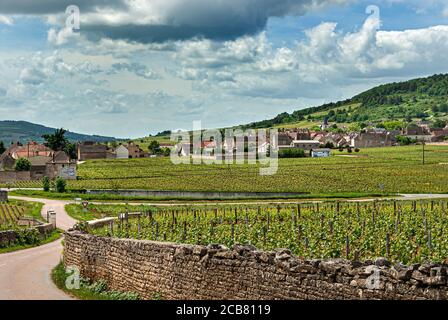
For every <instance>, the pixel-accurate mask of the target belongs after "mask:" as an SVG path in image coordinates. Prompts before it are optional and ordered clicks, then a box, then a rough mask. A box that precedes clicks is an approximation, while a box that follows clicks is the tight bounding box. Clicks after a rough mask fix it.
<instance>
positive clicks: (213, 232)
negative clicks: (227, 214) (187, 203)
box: [210, 221, 215, 240]
mask: <svg viewBox="0 0 448 320" xmlns="http://www.w3.org/2000/svg"><path fill="white" fill-rule="evenodd" d="M214 235H215V223H214V222H213V221H210V240H212V239H213V237H214Z"/></svg>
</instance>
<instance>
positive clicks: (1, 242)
mask: <svg viewBox="0 0 448 320" xmlns="http://www.w3.org/2000/svg"><path fill="white" fill-rule="evenodd" d="M30 229H36V230H37V231H38V232H39V234H40V236H41V238H42V239H44V238H46V237H47V236H48V235H50V234H51V232H52V231H53V230H54V229H55V226H54V225H53V224H52V223H41V224H39V225H37V226H34V227H31V228H30ZM18 237H19V235H18V233H17V231H15V230H5V231H0V247H4V246H9V245H11V244H13V243H14V242H16V241H17V239H18Z"/></svg>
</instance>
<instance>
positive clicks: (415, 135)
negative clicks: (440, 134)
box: [401, 125, 433, 142]
mask: <svg viewBox="0 0 448 320" xmlns="http://www.w3.org/2000/svg"><path fill="white" fill-rule="evenodd" d="M401 135H402V136H404V137H408V138H410V139H413V140H417V141H424V142H431V141H432V139H433V136H432V135H431V132H430V131H429V129H428V128H427V127H426V126H418V125H409V126H408V127H406V128H404V129H403V130H402V131H401Z"/></svg>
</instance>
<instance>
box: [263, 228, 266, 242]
mask: <svg viewBox="0 0 448 320" xmlns="http://www.w3.org/2000/svg"><path fill="white" fill-rule="evenodd" d="M266 233H267V228H266V226H263V245H264V246H265V245H266Z"/></svg>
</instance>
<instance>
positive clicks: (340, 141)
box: [0, 121, 448, 183]
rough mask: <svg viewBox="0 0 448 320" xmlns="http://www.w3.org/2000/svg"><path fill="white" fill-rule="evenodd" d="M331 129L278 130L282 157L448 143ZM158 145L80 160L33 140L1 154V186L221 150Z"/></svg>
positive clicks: (418, 129)
mask: <svg viewBox="0 0 448 320" xmlns="http://www.w3.org/2000/svg"><path fill="white" fill-rule="evenodd" d="M329 129H330V124H329V123H328V122H327V121H324V122H323V123H322V125H321V126H320V130H319V131H311V130H309V129H298V128H295V129H283V130H280V132H279V134H278V141H277V144H278V145H277V147H278V150H279V153H281V152H284V151H285V150H293V151H294V150H303V151H304V153H303V155H304V156H311V157H329V156H330V155H331V152H332V150H334V149H339V150H341V151H342V150H343V149H347V150H349V151H352V150H355V151H359V150H360V149H362V148H379V147H392V146H396V145H400V144H403V143H404V144H412V143H448V125H447V126H446V127H445V128H432V127H431V125H430V123H429V122H426V121H420V122H417V123H416V124H413V125H410V126H408V127H407V128H405V129H402V130H393V131H388V130H386V129H384V128H375V127H371V128H367V129H363V130H361V131H360V132H349V133H340V132H332V131H331V130H329ZM154 143H155V150H154V149H153V150H147V151H145V150H143V149H142V148H141V147H140V146H139V145H138V144H136V143H135V142H132V141H130V142H128V143H123V144H122V143H120V144H118V145H117V144H116V145H107V144H102V143H96V142H89V141H87V142H80V143H77V144H76V155H77V159H71V158H70V156H69V155H68V154H67V153H66V152H64V151H54V150H52V149H50V148H49V147H47V146H45V145H44V144H40V143H37V142H34V141H30V142H28V143H27V144H25V145H22V144H19V143H13V144H11V145H10V146H9V147H8V148H7V149H6V151H5V152H3V153H2V154H1V155H0V182H1V183H8V182H14V181H28V180H40V179H42V178H43V177H48V178H50V179H56V178H57V177H61V178H63V179H65V180H74V179H76V169H77V164H79V163H82V162H84V161H86V160H95V159H135V158H146V157H156V156H168V155H169V154H170V152H171V149H172V148H176V150H177V153H178V154H179V155H180V156H195V153H194V152H195V151H194V150H200V153H201V154H202V152H204V151H205V152H206V153H208V154H209V155H211V156H214V157H216V155H214V154H213V153H214V152H215V150H216V148H217V145H216V142H215V141H213V140H210V141H202V142H200V146H197V147H198V148H194V147H195V146H194V145H193V144H191V143H190V144H182V143H178V144H177V145H176V146H173V145H171V144H159V143H158V142H155V141H154ZM270 147H271V145H270V141H269V139H267V141H266V142H264V143H262V144H260V143H257V148H258V152H269V150H270ZM149 149H151V148H149ZM223 149H224V150H233V152H236V144H235V142H234V143H232V144H231V145H229V144H228V142H227V141H225V142H224V144H223ZM20 159H27V160H28V161H29V168H25V170H24V169H17V163H18V162H19V161H20Z"/></svg>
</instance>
